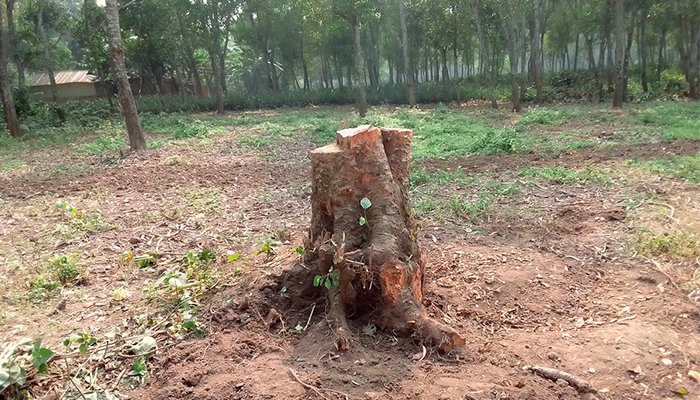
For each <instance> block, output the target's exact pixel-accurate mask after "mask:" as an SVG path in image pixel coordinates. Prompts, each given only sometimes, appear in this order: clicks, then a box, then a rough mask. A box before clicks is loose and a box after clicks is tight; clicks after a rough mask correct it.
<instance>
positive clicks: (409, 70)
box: [397, 0, 416, 107]
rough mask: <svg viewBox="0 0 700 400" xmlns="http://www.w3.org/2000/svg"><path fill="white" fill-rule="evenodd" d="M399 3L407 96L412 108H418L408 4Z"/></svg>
mask: <svg viewBox="0 0 700 400" xmlns="http://www.w3.org/2000/svg"><path fill="white" fill-rule="evenodd" d="M397 1H398V2H399V19H400V20H401V50H402V54H403V71H404V77H405V78H406V95H407V96H408V104H409V105H410V106H411V107H415V106H416V80H415V76H414V75H413V64H411V56H410V54H411V53H410V49H409V48H408V46H409V43H408V27H407V24H406V4H405V0H397Z"/></svg>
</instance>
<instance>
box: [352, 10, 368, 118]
mask: <svg viewBox="0 0 700 400" xmlns="http://www.w3.org/2000/svg"><path fill="white" fill-rule="evenodd" d="M351 25H352V26H351V27H352V36H353V47H354V48H355V70H356V74H357V113H358V114H359V115H360V117H364V116H365V115H367V85H366V83H365V60H364V57H363V56H362V37H361V35H360V23H359V22H358V21H357V20H354V21H352V23H351Z"/></svg>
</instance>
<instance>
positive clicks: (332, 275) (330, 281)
mask: <svg viewBox="0 0 700 400" xmlns="http://www.w3.org/2000/svg"><path fill="white" fill-rule="evenodd" d="M313 285H314V287H321V286H323V287H325V288H326V289H328V290H330V289H331V288H332V287H338V285H340V271H338V270H337V269H334V268H333V267H331V268H330V269H329V270H328V272H327V273H326V274H325V275H316V276H314V281H313Z"/></svg>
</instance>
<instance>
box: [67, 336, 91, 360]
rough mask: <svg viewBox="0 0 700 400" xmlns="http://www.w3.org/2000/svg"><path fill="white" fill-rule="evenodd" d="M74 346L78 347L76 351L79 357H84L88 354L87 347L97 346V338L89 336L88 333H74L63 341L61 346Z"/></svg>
mask: <svg viewBox="0 0 700 400" xmlns="http://www.w3.org/2000/svg"><path fill="white" fill-rule="evenodd" d="M74 344H77V345H78V351H79V352H80V355H81V356H85V355H87V353H88V347H90V346H94V345H95V344H97V338H95V337H94V336H92V335H91V334H89V333H88V332H81V333H74V334H72V335H70V336H68V337H67V338H65V339H64V340H63V345H64V346H66V347H68V348H70V347H72V346H73V345H74Z"/></svg>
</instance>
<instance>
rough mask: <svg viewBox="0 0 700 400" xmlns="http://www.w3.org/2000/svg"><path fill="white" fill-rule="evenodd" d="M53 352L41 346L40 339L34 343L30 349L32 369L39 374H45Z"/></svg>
mask: <svg viewBox="0 0 700 400" xmlns="http://www.w3.org/2000/svg"><path fill="white" fill-rule="evenodd" d="M53 354H54V353H53V351H51V350H49V349H47V348H46V347H42V346H41V339H37V340H35V341H34V347H33V348H32V364H33V365H34V369H36V371H37V372H39V373H40V374H45V373H47V372H48V371H49V367H48V362H49V360H51V357H53Z"/></svg>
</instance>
